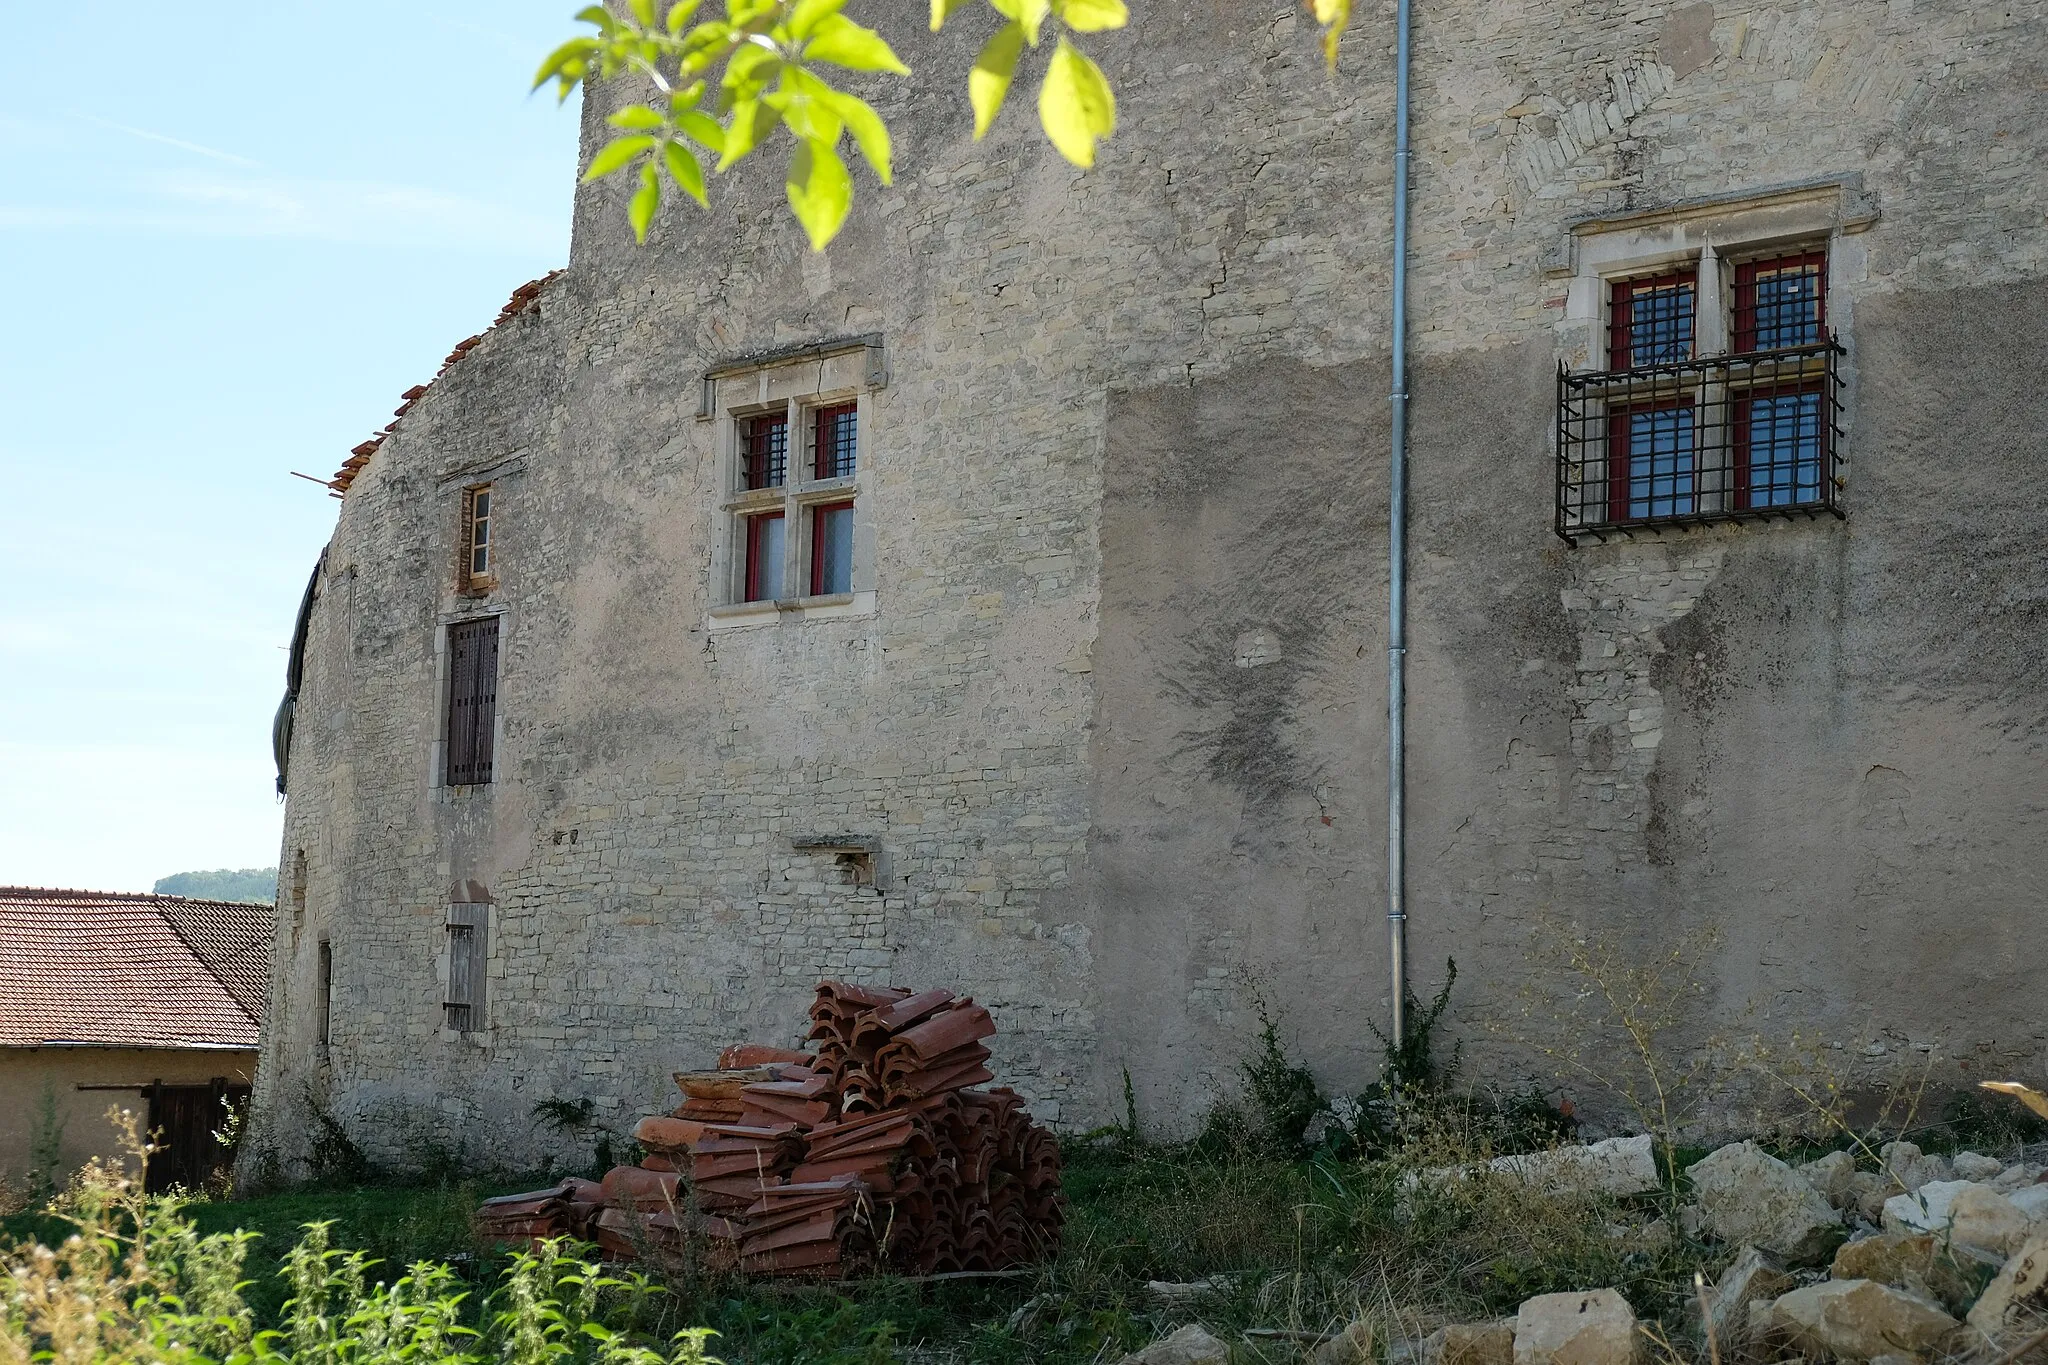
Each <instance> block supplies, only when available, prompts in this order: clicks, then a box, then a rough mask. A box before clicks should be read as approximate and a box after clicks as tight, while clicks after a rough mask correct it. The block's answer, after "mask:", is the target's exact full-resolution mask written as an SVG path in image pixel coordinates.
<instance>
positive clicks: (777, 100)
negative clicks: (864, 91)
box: [766, 66, 845, 147]
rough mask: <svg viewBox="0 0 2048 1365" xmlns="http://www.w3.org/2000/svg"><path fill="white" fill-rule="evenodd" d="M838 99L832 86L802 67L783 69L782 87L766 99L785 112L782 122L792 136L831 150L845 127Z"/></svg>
mask: <svg viewBox="0 0 2048 1365" xmlns="http://www.w3.org/2000/svg"><path fill="white" fill-rule="evenodd" d="M837 96H838V92H837V91H836V90H834V89H833V88H832V87H831V86H829V85H827V84H825V82H823V81H821V80H819V79H818V78H817V77H816V76H813V75H812V74H811V73H810V72H808V71H805V70H804V69H803V68H801V67H795V66H792V67H786V68H784V69H783V72H782V88H781V89H780V90H778V91H776V93H775V94H773V95H769V96H767V97H766V99H767V102H768V103H770V104H773V105H774V106H775V107H776V108H777V109H779V110H781V111H782V121H783V123H784V124H786V125H787V126H788V128H789V131H790V132H791V133H792V134H794V135H795V136H797V137H800V138H803V139H805V140H806V141H809V142H822V143H824V144H825V145H826V146H827V147H830V146H832V145H833V144H835V143H837V142H838V141H839V132H840V129H841V128H842V127H844V125H845V120H844V119H842V118H841V117H840V115H839V108H838V98H837Z"/></svg>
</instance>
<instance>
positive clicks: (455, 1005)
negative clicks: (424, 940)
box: [441, 905, 490, 1033]
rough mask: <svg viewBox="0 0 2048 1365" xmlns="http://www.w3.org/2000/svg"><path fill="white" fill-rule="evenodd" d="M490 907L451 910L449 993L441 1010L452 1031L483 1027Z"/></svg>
mask: <svg viewBox="0 0 2048 1365" xmlns="http://www.w3.org/2000/svg"><path fill="white" fill-rule="evenodd" d="M489 911H490V907H489V906H487V905H451V906H449V907H448V991H447V994H446V996H445V998H444V999H443V1001H442V1004H441V1009H442V1012H443V1014H444V1015H445V1017H446V1020H447V1024H448V1027H449V1028H452V1029H455V1030H457V1031H459V1032H462V1033H471V1032H475V1031H478V1030H480V1029H482V1028H483V1026H484V968H485V964H486V957H485V952H484V949H485V944H484V928H485V921H486V919H487V918H488V917H489Z"/></svg>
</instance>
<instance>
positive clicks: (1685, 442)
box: [1628, 406, 1693, 517]
mask: <svg viewBox="0 0 2048 1365" xmlns="http://www.w3.org/2000/svg"><path fill="white" fill-rule="evenodd" d="M1692 510H1693V440H1692V408H1691V407H1689V406H1688V407H1680V408H1658V409H1656V410H1654V411H1651V412H1636V413H1630V414H1629V422H1628V514H1629V515H1630V516H1632V517H1679V516H1685V515H1688V514H1689V513H1691V512H1692Z"/></svg>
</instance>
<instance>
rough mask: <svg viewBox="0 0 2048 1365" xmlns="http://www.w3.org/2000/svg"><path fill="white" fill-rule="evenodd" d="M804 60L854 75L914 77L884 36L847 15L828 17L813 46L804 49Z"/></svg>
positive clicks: (812, 40)
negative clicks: (880, 73) (886, 73)
mask: <svg viewBox="0 0 2048 1365" xmlns="http://www.w3.org/2000/svg"><path fill="white" fill-rule="evenodd" d="M804 58H805V60H807V61H813V62H830V63H832V64H833V65H834V66H843V67H846V68H848V69H849V70H853V71H893V72H894V73H896V74H897V75H899V76H908V75H909V74H910V68H909V67H907V66H905V65H904V64H903V62H902V60H901V59H900V58H899V57H897V55H896V53H895V51H894V49H892V48H891V47H890V46H889V44H888V43H887V42H885V41H884V40H883V38H882V35H881V34H879V33H877V32H875V31H874V30H873V29H871V28H862V27H861V26H860V25H859V24H856V23H855V22H853V20H851V19H849V18H847V17H846V16H845V15H843V14H833V15H828V16H826V18H825V19H824V20H823V21H821V22H820V23H819V24H818V27H817V30H816V32H815V33H814V34H813V35H812V37H811V41H810V43H809V44H808V45H807V46H806V47H805V48H804Z"/></svg>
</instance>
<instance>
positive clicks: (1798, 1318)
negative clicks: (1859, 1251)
mask: <svg viewBox="0 0 2048 1365" xmlns="http://www.w3.org/2000/svg"><path fill="white" fill-rule="evenodd" d="M1960 1325H1961V1324H1959V1323H1958V1322H1957V1321H1956V1320H1955V1319H1954V1318H1952V1317H1950V1316H1949V1315H1948V1314H1946V1313H1944V1312H1942V1311H1941V1309H1940V1308H1938V1307H1937V1306H1935V1305H1934V1304H1932V1303H1929V1302H1928V1301H1927V1300H1926V1299H1923V1298H1920V1297H1918V1296H1917V1295H1914V1294H1908V1293H1906V1292H1905V1291H1904V1290H1901V1289H1893V1288H1891V1287H1890V1286H1888V1285H1882V1284H1878V1283H1877V1282H1876V1281H1874V1280H1823V1281H1822V1282H1821V1283H1819V1284H1813V1285H1808V1286H1807V1287H1806V1288H1804V1289H1795V1290H1793V1291H1792V1292H1791V1293H1790V1294H1787V1295H1785V1296H1784V1297H1783V1298H1781V1299H1779V1300H1778V1301H1777V1302H1776V1303H1774V1304H1772V1305H1771V1326H1772V1328H1773V1329H1774V1330H1775V1331H1778V1332H1780V1333H1783V1334H1784V1336H1785V1337H1786V1338H1787V1339H1788V1340H1789V1341H1790V1342H1791V1343H1792V1344H1793V1345H1795V1346H1797V1347H1799V1348H1800V1349H1802V1350H1807V1351H1816V1352H1825V1353H1826V1354H1828V1355H1832V1356H1839V1357H1841V1358H1843V1359H1845V1360H1874V1359H1876V1358H1877V1357H1879V1356H1883V1355H1893V1354H1897V1353H1899V1352H1902V1351H1903V1352H1912V1353H1914V1354H1916V1355H1918V1354H1924V1353H1926V1352H1928V1351H1930V1350H1932V1349H1933V1348H1934V1347H1935V1346H1937V1345H1938V1344H1940V1342H1941V1341H1942V1339H1943V1338H1944V1337H1946V1336H1948V1334H1949V1333H1951V1332H1953V1331H1955V1329H1956V1328H1957V1327H1958V1326H1960Z"/></svg>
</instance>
